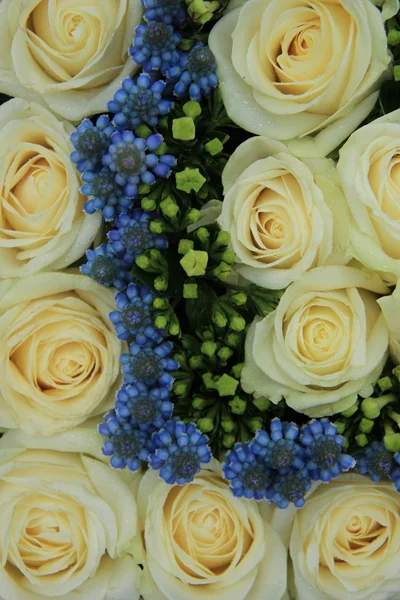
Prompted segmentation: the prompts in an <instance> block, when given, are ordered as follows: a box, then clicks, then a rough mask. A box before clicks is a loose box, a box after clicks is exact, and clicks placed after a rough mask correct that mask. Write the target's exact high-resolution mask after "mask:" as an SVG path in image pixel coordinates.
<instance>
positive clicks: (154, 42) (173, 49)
mask: <svg viewBox="0 0 400 600" xmlns="http://www.w3.org/2000/svg"><path fill="white" fill-rule="evenodd" d="M180 40H181V36H180V34H179V33H177V32H176V31H175V30H174V28H173V27H172V25H169V24H167V23H163V22H162V21H150V22H149V23H147V24H146V25H139V26H138V27H136V31H135V37H134V38H133V43H132V46H131V47H130V49H129V52H130V55H131V56H132V58H133V60H134V61H135V62H136V63H137V64H138V65H142V66H143V70H144V71H145V72H146V73H150V72H151V71H160V72H161V73H162V74H163V75H165V73H166V72H167V71H168V69H170V68H171V67H173V66H174V65H177V64H178V63H179V61H180V54H179V52H178V50H177V46H178V44H179V42H180Z"/></svg>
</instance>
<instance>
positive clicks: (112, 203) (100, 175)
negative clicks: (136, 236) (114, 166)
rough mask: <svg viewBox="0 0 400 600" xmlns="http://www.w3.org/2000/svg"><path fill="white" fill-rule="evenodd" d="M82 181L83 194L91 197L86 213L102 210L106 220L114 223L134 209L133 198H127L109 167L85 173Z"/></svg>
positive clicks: (86, 205) (85, 208) (87, 203)
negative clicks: (123, 214) (120, 216)
mask: <svg viewBox="0 0 400 600" xmlns="http://www.w3.org/2000/svg"><path fill="white" fill-rule="evenodd" d="M82 180H83V181H84V184H83V186H82V187H81V192H82V194H83V195H84V196H88V197H89V200H88V201H87V202H86V203H85V206H84V211H85V212H86V213H88V214H89V215H92V214H93V213H95V212H96V211H98V210H101V211H103V217H104V220H105V221H112V220H113V219H115V217H117V216H118V215H120V214H122V213H127V212H128V211H129V209H130V208H131V207H132V204H133V200H132V198H128V197H127V196H125V194H124V190H123V188H122V186H120V185H118V183H116V181H115V178H114V174H113V173H111V171H110V169H108V168H107V167H103V168H102V169H101V170H100V171H99V172H95V171H85V172H84V173H83V175H82Z"/></svg>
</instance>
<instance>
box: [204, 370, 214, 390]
mask: <svg viewBox="0 0 400 600" xmlns="http://www.w3.org/2000/svg"><path fill="white" fill-rule="evenodd" d="M201 378H202V380H203V383H204V385H205V387H206V389H207V390H216V389H217V382H216V381H214V377H213V375H212V373H203V375H202V376H201Z"/></svg>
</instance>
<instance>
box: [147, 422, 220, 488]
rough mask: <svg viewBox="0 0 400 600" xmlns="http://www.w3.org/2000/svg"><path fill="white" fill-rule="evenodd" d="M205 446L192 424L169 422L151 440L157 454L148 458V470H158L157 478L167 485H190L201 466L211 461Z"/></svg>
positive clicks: (204, 440) (206, 440)
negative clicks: (158, 475)
mask: <svg viewBox="0 0 400 600" xmlns="http://www.w3.org/2000/svg"><path fill="white" fill-rule="evenodd" d="M207 442H208V439H207V437H206V436H205V435H204V434H202V433H201V432H200V431H199V430H198V429H197V427H196V425H194V424H193V423H189V424H188V425H185V424H184V423H182V421H180V420H179V419H176V418H175V419H171V420H170V421H168V422H167V423H166V425H165V427H164V428H163V429H161V430H160V431H158V432H155V433H154V434H153V436H152V443H153V444H154V446H155V448H156V450H155V451H154V452H153V453H152V454H151V455H150V467H151V468H152V469H155V470H157V471H158V470H159V471H160V477H161V478H162V479H164V481H165V482H166V483H168V484H170V485H173V484H175V483H176V484H178V485H185V484H187V483H190V482H191V481H193V479H194V478H195V476H196V475H197V474H198V473H199V472H200V470H201V465H202V464H204V463H209V462H210V461H211V458H212V455H211V452H210V449H209V448H208V445H207Z"/></svg>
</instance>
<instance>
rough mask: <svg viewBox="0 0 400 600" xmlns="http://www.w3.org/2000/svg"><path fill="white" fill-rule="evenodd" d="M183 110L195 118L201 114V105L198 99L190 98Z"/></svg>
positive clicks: (188, 115)
mask: <svg viewBox="0 0 400 600" xmlns="http://www.w3.org/2000/svg"><path fill="white" fill-rule="evenodd" d="M182 110H183V112H184V113H185V115H186V116H187V117H191V118H192V119H195V118H196V117H198V116H199V115H201V106H200V104H199V103H198V102H196V100H189V102H186V103H185V104H184V105H183V106H182Z"/></svg>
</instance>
